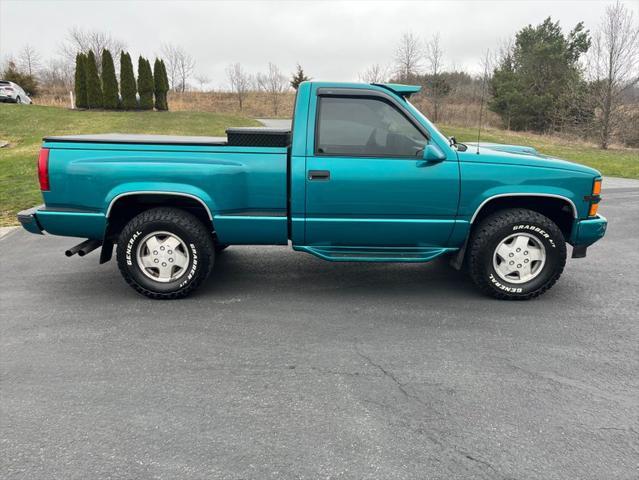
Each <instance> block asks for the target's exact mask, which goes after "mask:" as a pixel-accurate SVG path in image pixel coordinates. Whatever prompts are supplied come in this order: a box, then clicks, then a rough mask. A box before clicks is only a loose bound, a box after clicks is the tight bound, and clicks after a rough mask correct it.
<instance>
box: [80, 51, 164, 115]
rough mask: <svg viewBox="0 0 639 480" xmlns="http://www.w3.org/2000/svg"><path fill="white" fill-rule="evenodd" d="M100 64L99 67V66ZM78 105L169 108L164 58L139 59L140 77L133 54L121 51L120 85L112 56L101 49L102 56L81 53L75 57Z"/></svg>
mask: <svg viewBox="0 0 639 480" xmlns="http://www.w3.org/2000/svg"><path fill="white" fill-rule="evenodd" d="M98 67H99V68H98ZM74 84H75V85H74V89H75V105H76V107H77V108H100V109H106V110H117V109H119V110H152V109H153V107H155V109H156V110H168V109H169V106H168V100H167V93H168V91H169V80H168V77H167V73H166V66H165V65H164V61H163V60H161V59H159V58H156V59H155V63H154V65H153V69H151V63H150V62H149V61H148V60H147V59H146V58H144V57H142V56H140V57H139V58H138V76H137V79H136V78H135V73H134V71H133V63H132V60H131V55H129V54H128V53H127V52H125V51H122V52H120V85H119V87H118V79H117V77H116V74H115V65H114V62H113V56H112V55H111V52H110V51H109V50H108V49H104V50H102V55H101V59H99V61H98V58H96V56H95V54H94V53H93V50H89V51H88V53H86V54H85V53H82V52H79V53H77V54H76V57H75V82H74Z"/></svg>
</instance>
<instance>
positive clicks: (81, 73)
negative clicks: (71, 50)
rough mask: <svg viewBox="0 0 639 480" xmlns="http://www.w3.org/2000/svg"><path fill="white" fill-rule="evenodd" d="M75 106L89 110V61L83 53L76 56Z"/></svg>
mask: <svg viewBox="0 0 639 480" xmlns="http://www.w3.org/2000/svg"><path fill="white" fill-rule="evenodd" d="M75 106H76V108H87V106H88V101H87V59H86V56H85V55H84V54H83V53H78V54H77V55H76V56H75Z"/></svg>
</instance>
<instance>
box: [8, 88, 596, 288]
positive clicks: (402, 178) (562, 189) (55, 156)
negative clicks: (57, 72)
mask: <svg viewBox="0 0 639 480" xmlns="http://www.w3.org/2000/svg"><path fill="white" fill-rule="evenodd" d="M418 91H419V87H415V86H410V85H397V84H353V83H324V82H305V83H302V84H301V85H300V87H299V90H298V92H297V98H296V101H295V113H294V118H293V123H292V131H289V130H278V129H266V128H263V129H250V128H248V129H237V128H235V129H229V130H227V137H222V138H218V137H171V136H162V135H123V134H108V135H78V136H63V137H47V138H45V139H44V144H43V146H42V150H41V151H40V157H39V160H38V175H39V180H40V186H41V190H42V194H43V197H44V202H45V204H44V205H42V206H39V207H35V208H32V209H30V210H27V211H24V212H20V213H19V214H18V219H19V220H20V222H21V223H22V225H23V226H24V228H25V229H27V230H28V231H30V232H33V233H42V232H43V231H46V232H48V233H50V234H52V235H64V236H70V237H81V238H85V239H86V240H85V241H83V242H82V243H80V244H79V245H76V246H75V247H73V248H70V249H69V250H67V252H66V254H67V255H68V256H71V255H74V254H78V255H80V256H84V255H86V254H87V253H89V252H90V251H92V250H95V249H97V248H99V247H101V255H100V262H101V263H103V262H106V261H108V260H110V259H111V256H112V252H113V249H114V247H115V246H117V249H116V251H117V261H118V265H119V268H120V270H121V272H122V275H123V276H124V278H125V280H126V281H127V282H128V283H129V284H130V285H131V286H132V287H133V288H135V289H136V290H137V291H138V292H140V293H142V294H144V295H146V296H148V297H151V298H158V299H169V298H179V297H184V296H186V295H187V294H189V293H191V292H192V291H193V290H195V289H196V288H197V287H198V286H199V285H200V284H202V282H203V281H204V280H205V279H206V278H207V277H208V276H209V273H210V272H211V268H212V266H213V262H214V259H215V256H216V255H217V254H219V253H220V252H221V251H222V250H223V249H224V248H226V247H227V246H229V245H287V244H288V243H289V242H290V243H291V244H292V247H293V249H294V250H298V251H302V252H308V253H311V254H313V255H315V256H317V257H319V258H322V259H324V260H329V261H339V262H344V261H348V262H427V261H429V260H432V259H434V258H436V257H439V256H442V255H447V256H449V257H450V259H451V264H452V266H453V267H455V268H458V269H459V268H462V267H465V268H466V269H467V270H468V273H469V275H470V277H471V278H472V280H473V282H474V283H475V284H476V285H477V286H478V287H479V289H480V290H481V291H483V292H484V293H487V294H489V295H492V296H494V297H497V298H500V299H529V298H532V297H536V296H538V295H540V294H541V293H543V292H544V291H546V290H548V289H549V288H550V287H551V286H552V285H553V284H554V283H555V282H556V281H557V279H558V278H559V276H560V275H561V273H562V271H563V269H564V265H565V263H566V243H570V244H571V245H572V246H573V249H572V256H573V258H576V257H584V256H585V255H586V248H587V247H588V246H589V245H591V244H592V243H594V242H595V241H597V240H598V239H600V238H601V237H603V235H604V233H605V231H606V225H607V222H606V219H605V218H604V217H602V216H600V215H597V207H598V204H599V201H600V190H601V175H600V174H599V172H597V171H596V170H593V169H592V168H588V167H585V166H582V165H577V164H574V163H570V162H567V161H564V160H560V159H557V158H551V157H548V156H545V155H541V154H539V153H538V152H537V151H536V150H535V149H534V148H530V147H522V146H513V145H497V144H482V143H478V144H477V143H476V144H466V145H464V144H461V143H457V141H456V140H455V139H454V138H450V139H449V138H446V137H445V136H444V135H442V134H441V133H440V132H439V131H438V130H437V128H436V127H435V126H434V125H433V124H432V123H431V122H430V121H429V120H428V119H427V118H426V117H425V116H424V115H422V114H421V113H420V112H419V111H418V110H417V109H416V108H415V107H414V106H413V105H412V104H411V103H410V102H409V97H410V96H411V95H412V94H414V93H416V92H418Z"/></svg>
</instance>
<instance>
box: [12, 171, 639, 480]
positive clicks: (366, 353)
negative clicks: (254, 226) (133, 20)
mask: <svg viewBox="0 0 639 480" xmlns="http://www.w3.org/2000/svg"><path fill="white" fill-rule="evenodd" d="M604 185H605V188H604V202H603V203H602V207H601V213H602V214H604V215H606V216H608V218H609V221H610V225H609V231H608V234H607V236H606V238H605V239H604V240H603V241H602V242H600V243H599V244H597V245H596V246H594V247H592V248H591V249H590V250H589V252H588V257H587V258H586V259H582V260H571V261H569V263H568V265H567V268H566V271H565V273H564V275H563V277H562V279H561V280H560V281H559V283H558V284H557V285H556V286H555V287H554V288H553V289H552V290H551V291H550V292H548V293H547V294H546V295H544V296H543V297H541V298H540V299H538V300H534V301H530V302H525V303H510V302H500V301H496V300H491V299H489V298H485V297H483V296H481V295H479V294H477V293H476V291H475V290H474V289H473V287H472V285H471V284H470V282H469V281H468V280H467V279H466V278H465V276H464V275H463V274H461V273H458V272H455V271H452V270H450V269H449V268H448V266H447V265H446V264H445V262H443V261H438V262H434V263H431V264H426V265H417V264H400V265H392V264H389V265H386V264H333V263H327V262H322V261H321V260H318V259H316V258H314V257H312V256H309V255H306V254H302V253H295V252H292V251H290V250H289V249H287V248H277V247H272V248H271V247H269V248H253V247H246V248H244V247H236V248H229V249H228V250H227V251H226V252H224V254H223V255H222V256H220V257H219V259H218V262H217V264H216V267H215V270H214V274H213V277H212V279H211V280H210V281H209V282H208V283H207V285H206V286H205V287H204V288H203V289H202V290H201V291H200V292H199V293H198V294H197V295H195V296H193V297H192V298H189V299H187V300H182V301H170V302H162V301H151V300H147V299H145V298H143V297H141V296H139V295H137V294H136V293H135V292H134V291H133V290H132V289H130V288H129V287H127V286H126V285H125V283H124V282H123V280H122V279H121V278H120V276H119V274H118V272H117V269H116V266H115V264H114V262H111V263H109V264H106V265H102V266H100V265H98V263H97V253H93V254H91V255H90V256H88V257H86V258H77V257H74V258H71V259H67V258H66V257H65V256H64V253H63V252H64V249H65V248H67V247H69V246H71V245H73V244H74V241H75V240H74V239H65V238H56V237H46V236H44V237H40V236H35V235H29V234H27V233H25V232H23V231H15V232H12V233H9V234H8V235H6V236H4V237H3V238H2V239H1V240H0V264H1V265H2V276H1V277H0V306H1V310H0V316H1V318H0V335H1V337H0V355H1V357H0V360H1V364H0V373H1V375H2V379H1V384H0V394H1V398H0V400H1V402H0V405H1V408H2V411H1V429H0V430H1V431H0V448H1V451H0V462H1V465H0V466H1V470H0V471H1V472H2V473H1V474H0V476H1V477H2V478H4V479H7V480H8V479H29V480H33V479H65V480H70V479H102V478H110V479H147V478H148V479H151V478H161V479H195V478H197V479H200V478H202V479H203V478H230V479H240V478H251V479H282V478H283V479H288V478H308V479H314V478H353V479H362V478H371V479H395V478H397V479H406V478H420V479H425V478H441V479H456V478H474V479H481V478H486V479H495V478H508V479H514V478H518V479H519V478H522V479H523V478H526V479H530V478H538V479H544V480H549V479H568V478H574V479H636V478H637V477H638V475H639V313H638V312H639V293H638V292H639V273H638V272H639V248H638V247H639V240H638V239H639V182H633V181H621V180H620V181H615V180H613V179H607V180H606V182H605V184H604Z"/></svg>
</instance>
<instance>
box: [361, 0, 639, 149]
mask: <svg viewBox="0 0 639 480" xmlns="http://www.w3.org/2000/svg"><path fill="white" fill-rule="evenodd" d="M444 58H445V57H444V51H443V49H442V47H441V45H440V41H439V35H438V34H435V35H433V36H432V37H431V38H430V39H428V40H426V41H424V40H422V39H420V38H419V37H417V36H416V35H414V34H412V33H410V32H408V33H405V34H404V35H403V36H402V37H401V39H400V41H399V43H398V46H397V49H396V52H395V56H394V62H393V65H392V67H390V68H388V67H383V66H380V65H379V64H376V65H372V66H371V67H369V68H368V69H367V70H366V71H365V72H363V73H362V74H361V75H360V78H361V79H362V80H363V81H370V82H380V81H387V80H389V79H390V81H394V82H399V83H417V84H420V85H422V86H423V87H424V93H423V95H425V97H426V98H427V99H428V101H429V112H428V113H429V115H430V117H431V119H432V120H433V121H435V122H437V121H438V120H440V118H439V117H440V111H441V108H442V105H443V104H444V103H445V102H446V101H447V100H448V95H449V93H450V92H451V91H452V88H451V87H452V82H453V81H464V80H465V79H464V75H465V74H463V73H462V72H455V71H445V70H444V65H443V60H444ZM481 67H482V70H483V71H484V73H483V74H482V75H479V76H477V77H475V78H474V79H473V81H474V83H475V84H476V88H475V91H476V92H477V93H479V96H480V97H481V100H482V101H483V100H484V98H483V97H484V94H483V93H480V92H485V93H486V95H485V96H486V97H487V98H486V101H487V106H488V108H489V109H490V110H491V111H493V112H494V113H496V114H497V115H498V116H499V117H500V118H501V121H502V124H503V127H504V128H506V129H509V130H529V131H534V132H539V133H554V132H566V133H573V134H577V135H579V136H581V137H584V138H590V139H595V140H596V141H597V142H598V143H599V145H600V147H601V148H603V149H605V148H608V145H609V144H610V142H611V139H612V137H613V135H615V136H616V138H618V139H620V140H621V141H622V142H623V143H626V144H628V145H632V146H639V102H638V100H639V23H638V22H637V19H635V18H634V17H633V13H632V11H630V10H629V9H628V8H626V7H625V6H624V5H623V4H621V3H619V2H617V3H616V4H613V5H609V6H608V7H607V8H606V11H605V14H604V16H603V18H602V20H601V23H600V25H599V26H598V28H597V29H596V30H595V31H594V32H590V31H589V30H587V29H586V28H585V26H584V24H583V23H582V22H580V23H578V24H577V25H575V27H574V28H572V29H571V30H570V31H568V32H564V30H563V29H562V28H561V26H560V24H559V22H557V21H553V20H552V19H551V18H550V17H549V18H547V19H546V20H544V21H543V22H542V23H541V24H539V25H534V26H533V25H528V26H526V27H524V28H522V29H521V30H520V31H518V32H517V33H516V35H515V37H514V39H513V40H512V41H509V42H508V43H507V44H506V45H504V46H503V47H502V48H501V51H500V52H499V53H498V54H497V55H493V56H492V57H491V55H489V54H487V57H486V58H485V59H483V60H482V63H481ZM456 93H457V92H456Z"/></svg>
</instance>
